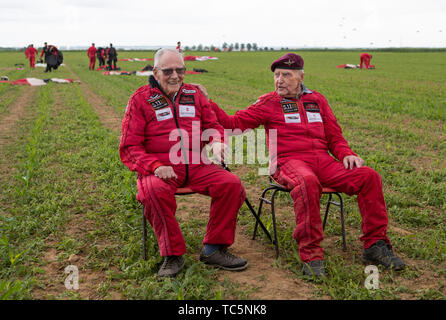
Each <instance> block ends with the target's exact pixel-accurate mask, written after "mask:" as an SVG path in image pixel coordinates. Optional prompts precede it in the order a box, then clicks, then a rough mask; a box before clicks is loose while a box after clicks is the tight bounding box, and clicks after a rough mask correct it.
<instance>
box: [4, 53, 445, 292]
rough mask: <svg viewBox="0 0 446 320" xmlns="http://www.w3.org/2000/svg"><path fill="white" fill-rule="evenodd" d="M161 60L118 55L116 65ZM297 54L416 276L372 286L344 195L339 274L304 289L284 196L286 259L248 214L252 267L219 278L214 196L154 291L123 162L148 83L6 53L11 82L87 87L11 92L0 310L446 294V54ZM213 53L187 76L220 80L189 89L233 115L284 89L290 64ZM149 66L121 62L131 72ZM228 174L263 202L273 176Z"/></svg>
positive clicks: (333, 257)
mask: <svg viewBox="0 0 446 320" xmlns="http://www.w3.org/2000/svg"><path fill="white" fill-rule="evenodd" d="M153 54H154V53H153V52H120V53H119V58H124V57H128V58H152V57H153ZM187 54H189V53H186V55H187ZM190 54H195V55H209V53H197V52H194V53H190ZM301 54H302V56H303V58H304V59H305V72H306V76H305V81H304V83H305V85H306V86H307V87H308V88H310V89H312V90H316V91H319V92H321V93H322V94H324V95H325V97H326V98H327V99H328V101H329V103H330V105H331V107H332V109H333V110H334V112H335V115H336V116H337V119H338V121H339V123H340V125H341V127H342V128H343V133H344V136H345V137H346V139H347V140H348V141H349V143H350V146H351V147H352V148H353V150H354V151H355V152H356V153H357V154H359V155H360V156H361V157H362V158H364V159H365V161H366V164H367V165H368V166H370V167H372V168H374V169H375V170H377V171H378V172H379V173H380V174H381V175H382V178H383V182H384V195H385V199H386V202H387V206H388V209H389V219H390V224H389V230H388V234H389V237H390V239H391V241H392V243H393V246H394V250H395V252H396V253H397V254H398V255H399V256H401V257H402V258H403V259H404V260H405V262H406V263H407V264H408V267H407V268H406V269H405V270H404V271H402V272H400V273H394V272H391V271H388V270H384V269H381V268H380V274H379V281H380V283H379V289H378V290H368V289H366V288H365V286H364V281H365V278H366V276H367V275H366V274H365V273H364V265H362V263H361V259H360V257H361V253H362V245H361V243H360V241H359V239H358V238H359V236H360V235H361V230H360V224H361V219H360V214H359V211H358V207H357V204H356V200H355V197H347V196H344V199H345V200H346V212H347V219H346V227H347V246H348V250H347V252H343V251H342V247H341V241H340V236H339V235H340V223H339V218H338V214H337V213H336V211H332V212H333V213H332V214H331V216H330V217H329V220H328V225H327V227H326V232H325V233H326V238H325V239H324V241H323V243H322V245H323V247H324V249H325V253H326V263H327V269H328V273H329V274H330V277H329V278H328V279H326V280H323V281H318V282H308V281H306V280H305V279H304V278H303V276H302V275H301V272H300V270H301V267H302V263H301V262H300V260H299V258H298V254H297V245H296V243H295V242H294V240H293V239H292V237H291V235H292V232H293V230H294V227H295V226H294V217H293V211H292V201H291V198H290V197H289V195H287V194H283V195H280V196H279V201H278V204H277V207H278V217H279V218H278V220H279V224H278V228H279V230H280V232H279V237H280V238H279V241H280V244H281V255H280V258H279V259H278V260H276V259H275V258H274V248H273V246H272V245H271V244H270V243H269V242H268V240H267V239H266V237H264V236H263V235H262V236H260V237H258V238H257V239H256V240H255V241H252V240H251V234H252V230H253V227H254V219H253V218H252V216H251V214H250V212H249V210H248V209H247V208H246V206H243V207H242V209H241V211H240V215H239V220H238V225H237V235H236V243H235V244H234V250H235V252H236V253H238V254H240V255H242V256H244V257H247V258H248V260H249V263H250V267H249V268H248V269H247V270H246V271H244V272H240V273H230V272H225V271H216V270H214V269H211V268H208V267H206V266H204V265H203V264H201V263H199V262H198V255H199V250H200V246H201V241H202V238H203V236H204V231H205V227H206V224H207V214H208V210H209V203H210V201H209V199H208V198H206V197H204V196H199V195H191V196H183V197H179V198H178V219H179V220H180V223H181V226H182V230H183V233H184V236H185V239H186V242H187V250H188V254H187V255H186V257H185V258H186V264H185V268H184V270H183V271H182V272H181V274H180V275H179V276H178V277H177V279H174V280H169V279H168V280H164V281H158V280H157V277H156V273H157V270H158V268H159V265H160V263H161V261H162V259H161V257H160V256H159V253H158V247H157V244H156V240H155V237H154V234H153V232H152V230H151V229H150V228H149V234H148V242H147V246H148V257H149V258H148V260H147V261H144V260H142V258H141V208H140V205H139V203H138V202H137V201H136V199H135V194H136V175H135V174H134V173H132V172H130V171H129V170H128V169H127V168H126V167H125V166H124V165H123V164H122V163H121V161H120V159H119V155H118V145H119V138H120V125H121V119H122V116H123V114H124V110H125V106H126V104H127V101H128V98H129V97H130V95H131V94H132V92H133V91H135V90H136V89H137V88H138V87H140V86H142V85H144V84H146V82H147V78H146V77H137V76H134V75H132V76H104V75H102V73H101V72H93V71H89V70H88V58H87V56H86V53H84V52H81V53H80V52H65V53H64V57H65V61H64V63H65V64H66V66H62V67H60V68H59V70H57V71H54V72H52V73H51V74H46V73H44V72H43V68H36V69H35V70H30V68H29V67H28V64H27V63H26V62H27V61H26V60H25V59H24V54H23V53H12V52H0V75H2V76H3V75H7V76H8V77H9V78H10V79H11V80H17V79H20V78H24V77H35V78H50V77H57V78H74V79H79V80H81V82H82V83H81V84H57V83H50V84H48V85H46V86H42V87H28V86H26V87H25V86H11V85H9V84H4V83H0V148H1V152H0V172H1V175H0V189H1V192H0V279H1V283H0V299H445V298H446V262H445V260H446V224H445V221H446V160H445V159H446V124H445V123H446V122H445V120H446V77H445V70H446V59H445V53H444V52H412V53H404V52H398V53H396V52H377V53H372V54H373V60H372V63H373V64H375V65H376V69H375V70H344V69H337V68H336V65H340V64H345V63H353V64H356V63H359V61H358V60H359V52H335V51H334V52H330V51H326V52H322V51H319V52H318V51H304V52H302V53H301ZM212 55H215V56H217V57H219V60H216V61H205V62H186V67H187V68H188V69H189V70H191V69H192V68H204V69H206V70H208V71H209V72H208V73H204V74H202V75H186V77H185V82H193V83H201V84H203V85H204V86H205V87H206V88H207V90H208V93H209V95H210V96H211V97H212V99H213V100H214V101H216V102H217V103H218V104H219V105H220V106H221V107H222V108H224V109H225V110H227V111H228V112H229V113H233V112H235V111H236V110H238V109H240V108H244V107H246V106H248V105H250V104H251V103H253V102H254V101H256V100H257V98H258V97H259V96H260V95H262V94H264V93H266V92H270V91H272V90H273V81H272V73H271V72H270V71H269V66H270V64H271V61H273V60H274V59H276V58H277V57H279V56H281V55H282V53H280V52H255V53H254V52H249V53H248V52H231V53H212ZM16 63H25V65H26V67H25V70H9V69H8V68H13V67H14V64H16ZM147 63H148V62H120V63H118V66H120V67H121V69H122V70H126V71H134V70H140V69H141V68H142V67H144V66H145V65H146V64H147ZM7 69H8V70H7ZM232 169H233V171H234V172H235V173H236V174H237V175H239V176H240V177H241V179H242V181H243V183H244V185H245V188H246V190H247V196H248V199H250V200H251V202H252V203H253V205H254V206H255V207H257V205H258V203H257V199H258V196H259V194H260V193H261V191H262V189H263V187H264V186H266V185H267V179H266V177H264V176H258V175H257V174H256V172H257V167H256V165H237V166H236V165H233V166H232ZM324 200H325V198H324V199H323V201H324ZM324 209H325V208H324V206H322V208H321V211H322V210H324ZM335 213H336V214H335ZM267 216H268V215H265V216H264V219H265V223H266V225H268V226H269V227H271V221H269V219H268V217H267ZM69 265H75V266H77V267H78V270H79V290H67V289H66V287H65V285H64V281H65V279H66V277H67V274H66V273H65V272H64V270H65V268H66V267H67V266H69Z"/></svg>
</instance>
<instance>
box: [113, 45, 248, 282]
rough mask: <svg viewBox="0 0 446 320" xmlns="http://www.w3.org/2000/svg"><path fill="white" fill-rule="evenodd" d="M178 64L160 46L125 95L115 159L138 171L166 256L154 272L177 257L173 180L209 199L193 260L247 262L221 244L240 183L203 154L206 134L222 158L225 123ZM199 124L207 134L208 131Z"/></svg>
mask: <svg viewBox="0 0 446 320" xmlns="http://www.w3.org/2000/svg"><path fill="white" fill-rule="evenodd" d="M185 70H186V69H185V67H184V60H183V56H182V54H181V53H179V52H178V51H177V50H174V49H160V50H159V51H158V52H157V53H156V54H155V61H154V69H153V72H154V76H151V78H150V81H149V84H148V85H145V86H143V87H141V88H139V89H137V90H136V91H135V92H134V93H133V95H132V96H131V97H130V100H129V102H128V106H127V110H126V112H125V116H124V119H123V123H122V136H121V143H120V146H119V154H120V157H121V160H122V162H123V163H124V164H125V165H126V166H127V167H129V169H130V170H132V171H136V172H137V173H138V179H137V186H138V194H137V199H138V200H139V201H140V202H141V203H142V204H143V205H144V208H145V213H144V215H145V217H146V218H147V219H148V220H149V222H150V224H151V225H152V227H153V229H154V231H155V234H156V237H157V240H158V245H159V250H160V254H161V256H163V257H165V259H164V263H163V264H162V266H161V268H160V270H159V272H158V276H159V277H175V276H176V275H177V273H178V272H179V271H180V270H181V268H182V267H183V264H184V260H183V258H182V255H183V254H185V252H186V245H185V241H184V238H183V235H182V233H181V230H180V226H179V224H178V221H177V220H176V218H175V211H176V201H175V190H176V189H177V188H179V187H189V188H190V189H192V191H193V192H197V193H200V194H204V195H208V196H210V197H211V199H212V200H211V207H210V214H209V222H208V224H207V230H206V235H205V237H204V240H203V244H204V248H203V250H202V252H201V254H200V260H201V261H202V262H204V263H205V264H209V265H213V266H217V267H219V268H223V269H226V270H243V269H245V268H246V267H247V265H248V263H247V261H246V260H245V259H242V258H239V257H236V256H234V255H232V254H231V253H229V252H228V251H227V247H229V246H230V245H231V244H232V243H233V242H234V236H235V227H236V220H237V213H238V210H239V209H240V207H241V205H242V204H243V202H244V199H245V190H244V188H243V186H242V184H241V181H240V179H239V178H238V177H237V176H236V175H234V174H232V173H230V172H229V171H226V170H224V169H223V168H221V167H220V166H217V165H215V164H213V163H212V162H210V161H209V159H208V158H207V157H206V156H205V155H204V154H203V152H202V151H203V147H204V146H205V141H207V140H211V142H210V143H211V148H212V150H213V153H214V157H216V159H217V160H220V161H221V160H222V156H223V155H224V153H223V154H222V152H224V151H225V149H226V148H227V146H226V145H225V144H224V129H223V127H222V126H221V125H220V124H219V123H218V121H217V119H216V117H215V114H214V113H213V112H212V109H211V107H210V105H209V102H208V101H207V99H206V98H205V97H204V96H203V95H202V94H201V92H200V91H199V90H198V89H197V87H195V86H193V85H190V84H185V83H183V79H184V73H185ZM205 132H213V134H212V135H211V136H210V138H209V139H207V138H205V137H203V136H204V134H205ZM178 138H179V139H180V141H179V142H178V141H177V140H178ZM202 140H203V141H202Z"/></svg>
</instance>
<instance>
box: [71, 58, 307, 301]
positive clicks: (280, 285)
mask: <svg viewBox="0 0 446 320" xmlns="http://www.w3.org/2000/svg"><path fill="white" fill-rule="evenodd" d="M67 70H69V71H70V72H71V73H72V74H73V77H74V78H77V79H79V77H78V76H77V75H76V74H75V73H74V72H73V71H72V70H71V69H70V67H69V66H68V65H67ZM81 89H82V92H83V94H84V96H85V98H86V99H87V101H88V103H89V104H90V105H91V106H92V107H93V108H94V110H95V111H96V112H97V114H98V116H99V118H100V121H101V122H102V123H103V125H104V126H105V127H106V128H109V129H111V130H112V131H114V132H116V134H117V135H120V133H121V123H122V118H121V117H120V116H118V115H117V114H116V111H115V110H114V109H113V107H111V106H108V105H107V104H106V103H105V100H104V99H103V98H102V97H100V96H98V95H97V94H95V93H94V92H93V91H92V90H91V88H89V87H88V85H86V84H84V83H82V85H81ZM234 173H236V174H237V172H234ZM190 197H192V199H194V200H195V199H196V200H197V201H190V199H191V198H190ZM190 197H188V200H186V199H184V198H185V197H183V199H180V198H181V197H179V199H177V201H178V208H179V210H178V211H179V212H178V216H179V217H182V218H184V219H187V216H188V214H190V213H192V212H197V211H198V212H200V215H201V214H203V218H206V216H207V214H208V211H209V203H210V202H209V200H208V199H207V197H204V196H200V195H192V196H190ZM248 197H251V198H252V199H255V196H254V195H253V194H248ZM231 250H232V252H233V253H235V254H236V255H240V256H242V257H244V258H245V259H247V260H248V261H249V267H248V269H247V270H246V271H245V272H225V271H222V272H221V275H220V277H221V279H224V278H227V279H229V280H230V281H232V282H235V283H238V284H240V285H242V286H246V287H247V288H250V289H255V290H253V292H252V294H250V296H249V298H251V299H271V300H272V299H283V300H293V299H302V300H305V299H312V298H313V292H314V286H313V285H311V284H310V283H308V282H306V281H303V280H301V279H298V278H296V276H295V275H294V274H292V273H291V272H289V271H286V270H283V269H280V268H278V267H276V266H274V265H273V264H274V262H275V257H274V250H273V249H272V247H271V248H266V247H264V246H262V245H261V244H260V243H259V242H257V241H253V240H251V238H250V237H249V236H247V235H246V234H245V233H244V232H243V228H242V227H240V226H237V230H236V236H235V243H234V245H233V246H232V247H231ZM197 258H198V256H197Z"/></svg>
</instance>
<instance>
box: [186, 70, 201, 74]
mask: <svg viewBox="0 0 446 320" xmlns="http://www.w3.org/2000/svg"><path fill="white" fill-rule="evenodd" d="M186 74H201V72H196V71H189V70H186Z"/></svg>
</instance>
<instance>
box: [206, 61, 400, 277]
mask: <svg viewBox="0 0 446 320" xmlns="http://www.w3.org/2000/svg"><path fill="white" fill-rule="evenodd" d="M303 64H304V61H303V59H302V57H301V56H299V55H296V54H294V53H288V54H286V55H284V56H283V57H281V58H279V59H278V60H276V61H274V62H273V64H272V65H271V71H272V72H273V73H274V84H275V91H273V92H270V93H267V94H265V95H263V96H261V97H260V98H259V99H258V100H257V101H256V102H255V103H254V104H253V105H251V106H250V107H248V108H247V109H245V110H239V111H237V112H236V113H235V115H232V116H229V115H227V114H226V113H225V112H224V111H223V110H222V109H220V108H219V107H218V106H217V105H216V104H215V103H214V102H213V101H212V100H210V103H211V106H212V108H213V110H214V112H215V113H216V115H217V118H218V120H219V122H220V123H221V124H222V125H223V127H225V128H228V129H232V130H234V129H237V128H238V129H241V130H242V131H244V130H247V129H253V128H257V127H259V126H260V125H263V126H264V127H265V130H266V132H267V135H268V134H269V130H271V129H275V130H277V131H276V132H277V141H276V144H277V146H276V147H277V148H276V150H277V154H274V155H271V157H272V158H273V159H272V160H273V161H276V166H270V167H275V168H276V169H275V171H274V172H271V175H272V177H273V178H274V179H275V180H276V181H277V182H278V183H280V184H281V185H283V186H285V187H286V188H288V189H291V197H292V198H293V200H294V213H295V219H296V229H295V230H294V233H293V238H294V239H295V240H296V242H297V243H298V245H299V255H300V258H301V260H302V261H303V262H304V265H303V270H302V271H303V273H304V274H305V275H315V276H316V277H323V276H326V271H325V267H324V262H323V259H324V251H323V249H322V247H321V246H320V243H321V241H322V239H323V229H322V221H321V217H320V198H321V195H322V194H321V192H322V186H324V187H329V188H332V189H334V190H336V191H338V192H343V193H346V194H348V195H357V196H358V197H357V201H358V204H359V209H360V212H361V215H362V231H363V235H362V237H361V238H360V239H361V240H362V241H363V247H364V251H363V258H364V260H367V261H371V262H373V263H375V264H382V265H384V266H386V267H392V268H394V269H397V270H398V269H402V268H403V266H404V263H403V261H402V260H401V259H399V258H398V257H396V256H395V255H394V254H393V252H392V249H391V244H390V240H389V239H388V237H387V235H386V231H387V223H388V217H387V208H386V204H385V202H384V197H383V192H382V181H381V177H380V176H379V174H378V173H377V172H376V171H375V170H373V169H371V168H369V167H366V166H363V162H364V161H363V160H362V159H361V158H360V157H358V156H357V155H356V154H355V153H354V152H353V151H352V149H351V148H350V147H349V145H348V144H347V141H346V140H345V139H344V137H343V136H342V131H341V128H340V127H339V125H338V123H337V120H336V118H335V116H334V114H333V111H332V110H331V108H330V106H329V104H328V102H327V100H326V99H325V97H324V96H323V95H322V94H320V93H318V92H316V91H313V90H309V89H307V88H306V87H305V86H304V85H303V83H302V81H303V78H304V71H303ZM203 92H204V93H205V91H203ZM267 141H269V138H268V139H267ZM268 147H269V149H272V148H271V147H270V146H269V145H268ZM329 152H330V153H331V154H332V155H333V156H334V157H332V156H331V155H330V154H329ZM335 158H336V159H335Z"/></svg>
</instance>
